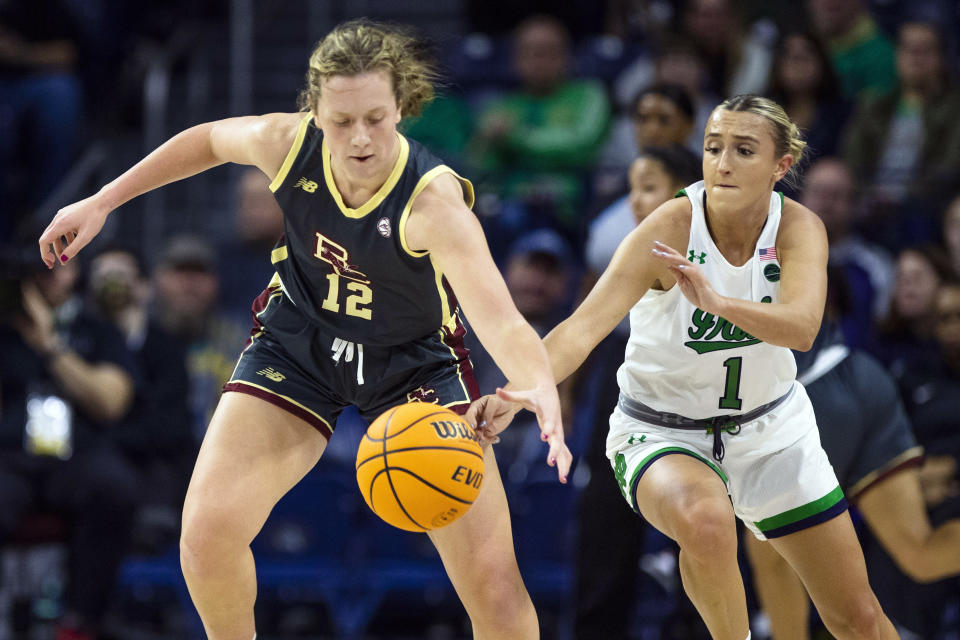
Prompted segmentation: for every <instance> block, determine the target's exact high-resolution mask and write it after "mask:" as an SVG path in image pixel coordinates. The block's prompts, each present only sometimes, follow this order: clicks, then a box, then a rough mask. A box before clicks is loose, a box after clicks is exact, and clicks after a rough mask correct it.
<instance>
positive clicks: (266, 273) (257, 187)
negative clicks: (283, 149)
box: [218, 167, 283, 325]
mask: <svg viewBox="0 0 960 640" xmlns="http://www.w3.org/2000/svg"><path fill="white" fill-rule="evenodd" d="M234 194H235V195H234V197H235V200H236V215H235V217H234V236H235V237H234V241H233V242H231V243H229V244H227V245H225V246H223V247H221V248H220V252H219V261H220V263H219V271H220V272H221V273H229V274H230V277H229V278H224V279H223V280H222V281H221V282H220V290H219V297H218V301H219V303H220V307H221V308H222V310H223V312H224V313H225V314H226V315H228V316H230V317H231V318H234V319H236V321H237V322H238V323H241V324H244V325H245V324H246V323H247V322H249V318H250V305H251V304H252V303H253V300H254V299H255V298H256V297H257V296H258V295H260V294H261V293H262V292H263V290H264V289H266V288H267V285H268V284H269V283H270V278H271V277H272V276H273V272H274V268H273V265H272V264H271V263H270V252H271V251H273V247H274V245H275V244H276V243H277V240H278V239H279V238H280V236H281V235H283V211H282V210H281V209H280V205H279V204H278V203H277V200H276V198H274V197H273V192H272V191H270V180H269V179H268V178H267V176H265V175H263V172H262V171H260V170H258V169H256V168H253V167H245V168H243V169H241V173H240V177H239V179H238V180H237V185H236V190H235V192H234Z"/></svg>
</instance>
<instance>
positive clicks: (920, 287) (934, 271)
mask: <svg viewBox="0 0 960 640" xmlns="http://www.w3.org/2000/svg"><path fill="white" fill-rule="evenodd" d="M949 274H950V267H949V263H948V262H947V258H946V256H945V255H944V253H943V250H942V249H941V248H940V247H939V246H933V245H928V246H922V247H911V248H908V249H904V250H903V251H901V252H900V255H899V256H898V257H897V265H896V277H895V280H894V286H893V296H892V298H891V300H890V311H889V313H888V314H887V317H886V319H885V320H884V321H883V322H882V323H881V324H880V328H879V332H878V335H877V340H876V343H875V344H874V349H873V350H874V355H876V356H877V357H878V358H879V359H880V360H881V361H882V362H883V363H884V364H885V365H887V367H888V368H889V369H890V371H891V373H893V375H894V377H896V378H898V379H901V378H902V377H903V375H905V372H906V371H910V370H914V369H916V368H922V367H924V366H926V365H927V363H929V362H932V361H935V360H937V358H938V354H939V350H940V349H939V346H938V345H937V343H936V340H935V339H934V337H933V329H934V302H935V300H936V295H937V289H938V288H939V287H940V285H941V284H943V282H944V281H945V280H947V279H948V277H949Z"/></svg>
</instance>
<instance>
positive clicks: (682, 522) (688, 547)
mask: <svg viewBox="0 0 960 640" xmlns="http://www.w3.org/2000/svg"><path fill="white" fill-rule="evenodd" d="M673 533H674V536H675V539H676V541H677V544H679V545H680V548H681V549H683V551H685V552H686V553H687V554H689V555H690V556H692V557H693V558H695V559H697V560H699V561H701V562H708V561H715V560H720V559H728V558H731V557H736V554H737V527H736V520H735V518H734V515H733V509H732V508H731V507H730V504H729V503H726V502H723V501H721V500H712V499H711V500H699V501H697V502H695V503H693V504H683V503H682V502H681V503H680V504H679V508H678V512H677V515H676V518H675V519H674V524H673Z"/></svg>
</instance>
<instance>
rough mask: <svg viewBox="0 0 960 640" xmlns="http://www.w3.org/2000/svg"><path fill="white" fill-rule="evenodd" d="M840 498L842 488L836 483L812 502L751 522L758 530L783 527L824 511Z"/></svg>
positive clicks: (841, 498)
mask: <svg viewBox="0 0 960 640" xmlns="http://www.w3.org/2000/svg"><path fill="white" fill-rule="evenodd" d="M841 500H843V489H841V488H840V485H837V488H836V489H834V490H833V491H831V492H830V493H828V494H827V495H825V496H823V497H822V498H818V499H817V500H814V501H813V502H808V503H807V504H804V505H801V506H799V507H795V508H793V509H790V510H789V511H784V512H783V513H781V514H778V515H775V516H771V517H769V518H766V519H764V520H761V521H760V522H754V523H753V524H755V525H756V527H757V529H759V530H760V531H764V532H766V531H772V530H773V529H779V528H780V527H785V526H787V525H790V524H793V523H794V522H798V521H800V520H803V519H804V518H809V517H810V516H814V515H816V514H818V513H820V512H822V511H826V510H827V509H829V508H830V507H832V506H833V505H835V504H837V503H838V502H840V501H841Z"/></svg>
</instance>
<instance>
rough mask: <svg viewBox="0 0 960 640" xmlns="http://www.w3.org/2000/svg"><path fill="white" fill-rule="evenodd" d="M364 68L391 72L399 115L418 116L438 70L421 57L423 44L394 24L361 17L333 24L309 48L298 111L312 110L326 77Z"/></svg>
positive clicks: (354, 73) (347, 73) (430, 97)
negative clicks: (308, 58)
mask: <svg viewBox="0 0 960 640" xmlns="http://www.w3.org/2000/svg"><path fill="white" fill-rule="evenodd" d="M369 71H386V72H387V73H388V74H389V75H390V78H391V80H392V82H393V94H394V96H395V97H396V99H397V106H398V107H399V108H400V113H401V114H403V115H404V116H416V115H419V113H420V111H421V110H422V109H423V106H424V105H425V104H426V103H427V102H429V101H430V100H432V99H433V94H434V89H433V83H434V82H435V81H436V80H437V77H438V74H437V71H436V68H435V67H434V66H433V64H431V63H430V62H429V61H428V60H427V59H426V55H425V48H424V46H423V45H422V44H421V43H420V42H419V41H417V39H416V38H414V37H413V36H411V35H409V34H408V33H406V32H405V31H403V30H402V29H400V28H398V27H394V26H387V25H384V24H380V23H377V22H373V21H371V20H367V19H365V18H361V19H358V20H351V21H349V22H344V23H343V24H341V25H339V26H337V27H336V28H335V29H334V30H333V31H331V32H330V33H328V34H327V35H326V37H324V39H323V40H321V41H320V42H319V43H318V44H317V46H316V48H314V50H313V53H312V54H310V68H309V69H308V70H307V86H306V88H305V89H304V90H303V91H301V92H300V97H299V100H298V105H299V107H300V109H302V110H304V111H313V110H314V109H315V108H316V105H317V100H319V99H320V92H321V86H322V85H323V81H324V80H326V79H327V78H330V77H332V76H355V75H359V74H361V73H367V72H369Z"/></svg>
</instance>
